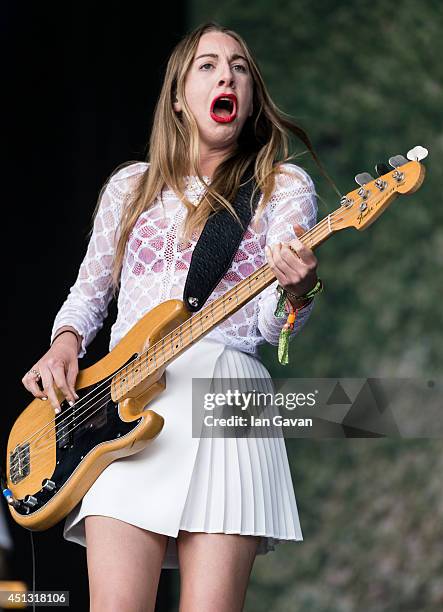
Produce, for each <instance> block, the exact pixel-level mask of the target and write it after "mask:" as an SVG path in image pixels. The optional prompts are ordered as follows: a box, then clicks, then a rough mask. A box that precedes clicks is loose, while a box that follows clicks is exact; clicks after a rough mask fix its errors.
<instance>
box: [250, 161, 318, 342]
mask: <svg viewBox="0 0 443 612" xmlns="http://www.w3.org/2000/svg"><path fill="white" fill-rule="evenodd" d="M282 170H283V172H281V173H279V174H278V175H277V177H276V186H275V189H274V193H273V195H272V197H271V199H270V200H269V202H268V205H267V207H266V212H267V215H268V231H267V236H266V244H268V245H269V246H271V245H273V244H275V243H276V242H289V241H290V240H293V238H294V237H295V236H296V234H295V231H294V227H293V226H294V225H295V224H299V225H301V226H303V227H304V228H305V229H306V230H308V229H310V228H311V227H313V226H314V225H315V224H316V222H317V199H316V193H315V187H314V183H313V182H312V179H311V177H310V176H309V175H308V174H307V173H306V172H305V171H304V170H303V169H302V168H300V167H299V166H296V165H294V164H283V165H282ZM277 285H278V282H277V281H275V283H272V284H271V285H270V286H269V287H267V288H266V289H265V290H264V291H263V292H262V293H261V294H260V295H259V312H258V329H259V331H260V333H261V335H262V337H263V338H264V339H265V340H266V341H267V342H269V343H270V344H274V345H277V344H278V339H279V335H280V331H281V328H282V327H283V325H284V323H285V322H286V319H285V318H283V317H282V318H279V317H276V316H275V315H274V312H275V309H276V307H277V297H278V296H277V292H276V288H277ZM314 302H315V300H314V301H313V302H311V304H309V305H308V306H306V307H305V308H303V309H302V310H300V311H299V312H298V315H297V319H296V321H295V324H294V330H293V332H292V334H291V339H292V338H293V337H294V336H296V335H297V334H298V333H299V332H300V330H301V329H302V328H303V327H304V325H305V323H306V321H307V320H308V318H309V316H310V314H311V312H312V310H313V307H314Z"/></svg>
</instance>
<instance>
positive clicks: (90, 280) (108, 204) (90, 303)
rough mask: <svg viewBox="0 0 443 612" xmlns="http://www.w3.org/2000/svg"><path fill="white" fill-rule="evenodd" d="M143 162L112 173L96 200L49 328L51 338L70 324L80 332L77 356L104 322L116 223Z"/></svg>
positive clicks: (109, 296) (83, 351) (106, 312)
mask: <svg viewBox="0 0 443 612" xmlns="http://www.w3.org/2000/svg"><path fill="white" fill-rule="evenodd" d="M144 167H145V164H141V163H140V164H139V163H136V164H131V165H129V166H126V167H124V168H122V169H120V170H118V171H117V172H116V173H115V174H114V175H113V176H111V178H110V180H109V182H108V184H107V186H106V188H105V190H104V192H103V194H102V196H101V199H100V202H99V208H98V211H97V215H96V217H95V220H94V225H93V231H92V234H91V238H90V240H89V244H88V247H87V250H86V255H85V256H84V259H83V261H82V263H81V265H80V269H79V272H78V276H77V280H76V281H75V283H74V285H73V286H72V287H71V288H70V292H69V294H68V296H67V298H66V300H65V302H64V303H63V305H62V307H61V308H60V310H59V311H58V313H57V315H56V317H55V320H54V323H53V327H52V332H51V342H52V340H53V338H54V336H55V334H56V332H57V330H58V329H60V327H63V326H65V325H70V326H71V327H73V328H74V329H76V330H77V331H78V332H79V334H81V335H82V337H83V341H82V345H81V347H80V349H79V354H78V356H79V357H83V356H84V355H85V353H86V347H87V346H88V344H90V342H91V341H92V340H93V339H94V337H95V336H96V334H97V332H98V331H99V330H100V329H101V327H102V326H103V321H104V319H105V318H106V317H107V315H108V306H109V303H110V301H111V298H112V293H113V291H112V266H113V261H114V254H115V248H116V246H117V240H118V225H119V221H120V217H121V213H122V209H123V205H124V201H125V198H126V197H127V195H128V190H129V189H130V187H131V181H132V180H133V179H132V178H131V177H133V176H134V175H137V174H139V173H140V172H141V170H142V168H144Z"/></svg>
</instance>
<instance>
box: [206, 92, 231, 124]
mask: <svg viewBox="0 0 443 612" xmlns="http://www.w3.org/2000/svg"><path fill="white" fill-rule="evenodd" d="M219 113H221V114H219ZM210 114H211V117H212V119H214V121H217V123H230V122H231V121H234V119H235V118H236V117H237V96H236V95H235V94H232V93H227V94H219V95H218V96H216V97H215V98H214V99H213V100H212V102H211V110H210Z"/></svg>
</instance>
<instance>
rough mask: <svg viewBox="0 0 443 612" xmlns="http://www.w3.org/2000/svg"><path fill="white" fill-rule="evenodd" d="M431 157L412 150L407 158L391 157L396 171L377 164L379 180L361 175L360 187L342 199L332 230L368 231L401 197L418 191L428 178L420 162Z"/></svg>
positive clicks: (422, 150) (359, 179)
mask: <svg viewBox="0 0 443 612" xmlns="http://www.w3.org/2000/svg"><path fill="white" fill-rule="evenodd" d="M427 154H428V151H427V149H425V148H424V147H421V146H417V147H414V148H413V149H411V150H410V151H408V154H407V159H406V158H405V157H403V156H402V155H396V156H394V157H391V158H390V159H389V164H390V165H391V167H392V170H389V166H387V165H385V164H377V165H376V170H377V172H378V173H379V177H378V178H377V179H374V178H373V177H372V176H371V175H370V174H368V173H366V172H363V173H361V174H357V176H356V177H355V180H356V182H357V183H358V184H359V185H360V187H359V188H358V189H355V190H354V191H350V192H349V193H347V194H346V195H345V196H343V197H342V199H341V206H340V208H338V209H337V210H336V211H334V212H333V213H332V214H331V215H330V225H331V229H332V230H333V231H338V230H341V229H345V228H346V227H355V228H356V229H358V230H363V229H366V228H367V227H368V226H369V225H371V223H373V222H374V221H375V220H376V219H377V217H379V216H380V215H381V213H382V212H383V211H384V210H385V209H386V208H387V207H388V206H389V204H391V202H392V201H393V200H395V198H396V197H397V196H399V195H406V194H411V193H414V192H415V191H417V189H419V188H420V186H421V184H422V183H423V181H424V178H425V167H424V166H423V165H422V164H421V163H420V160H421V159H424V158H425V157H426V156H427ZM408 160H410V161H408ZM388 170H389V171H388ZM380 171H383V172H384V174H380Z"/></svg>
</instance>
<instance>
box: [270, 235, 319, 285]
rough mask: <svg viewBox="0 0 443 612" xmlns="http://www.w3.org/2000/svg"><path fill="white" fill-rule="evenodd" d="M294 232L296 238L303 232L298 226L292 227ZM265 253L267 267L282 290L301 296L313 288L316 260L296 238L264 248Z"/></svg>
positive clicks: (315, 277)
mask: <svg viewBox="0 0 443 612" xmlns="http://www.w3.org/2000/svg"><path fill="white" fill-rule="evenodd" d="M294 230H295V233H296V234H297V236H300V235H301V234H303V233H304V232H305V230H304V229H303V228H302V227H301V226H300V225H294ZM291 247H292V249H294V250H291ZM294 251H296V252H297V253H295V252H294ZM265 253H266V259H267V262H268V264H269V267H270V268H271V270H272V271H273V272H274V274H275V276H276V278H277V280H278V282H279V283H280V285H281V286H282V287H283V288H284V289H287V291H290V292H291V293H294V294H295V295H298V296H301V295H304V294H305V293H307V292H308V291H310V290H311V289H313V288H314V287H315V284H316V282H317V280H318V279H317V265H318V262H317V258H316V257H315V255H314V253H313V251H312V250H311V249H309V248H308V247H307V246H305V245H304V244H303V243H302V242H301V240H299V238H298V237H296V238H294V239H293V240H291V242H289V243H281V242H277V244H274V245H272V247H269V246H266V247H265Z"/></svg>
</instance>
